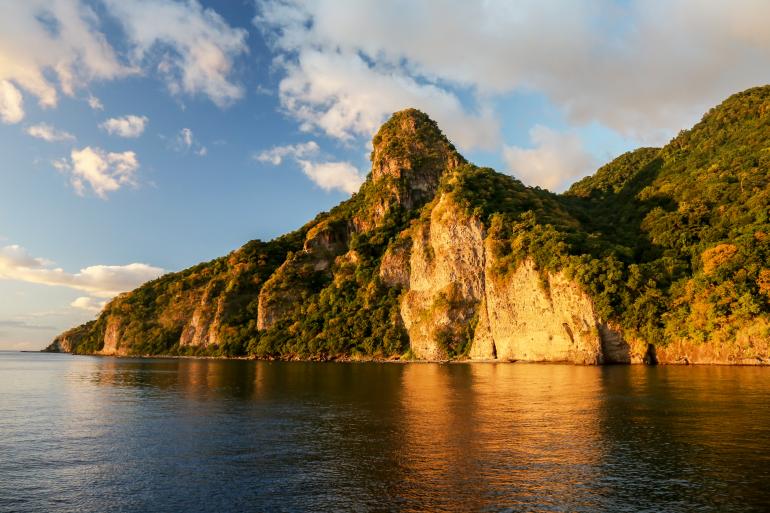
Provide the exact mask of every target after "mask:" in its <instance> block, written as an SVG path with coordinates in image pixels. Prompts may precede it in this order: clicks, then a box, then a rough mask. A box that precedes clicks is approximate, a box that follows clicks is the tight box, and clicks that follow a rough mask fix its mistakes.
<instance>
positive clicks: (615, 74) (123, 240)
mask: <svg viewBox="0 0 770 513" xmlns="http://www.w3.org/2000/svg"><path fill="white" fill-rule="evenodd" d="M769 19H770V2H767V1H766V0H732V1H731V2H722V1H716V0H714V1H709V0H579V1H577V0H550V1H549V0H521V1H516V2H510V1H508V0H486V1H479V2H468V1H466V0H425V1H418V0H391V1H388V2H382V1H380V0H315V1H311V0H307V1H303V0H264V1H262V0H259V1H253V0H219V1H213V0H212V1H204V0H132V1H130V2H126V1H124V0H25V1H24V2H19V1H17V0H0V157H1V158H0V350H2V349H7V350H18V349H31V350H34V349H40V348H42V347H44V346H45V345H47V343H48V342H49V341H50V340H51V339H52V338H53V337H54V336H55V335H56V334H58V333H59V332H61V331H63V330H64V329H66V328H69V327H72V326H75V325H77V324H80V323H82V322H85V321H87V320H89V319H93V318H95V316H96V315H98V312H99V311H100V309H101V308H102V307H103V305H104V304H105V301H107V300H109V299H110V298H111V297H113V296H115V295H116V294H119V293H121V292H124V291H126V290H131V289H132V288H135V287H136V286H138V285H139V284H141V283H143V282H145V281H147V280H150V279H152V278H155V277H157V276H159V275H160V274H163V273H165V272H170V271H176V270H180V269H183V268H185V267H188V266H190V265H193V264H195V263H198V262H201V261H206V260H210V259H212V258H215V257H217V256H221V255H224V254H227V253H228V252H230V251H232V250H234V249H236V248H238V247H239V246H240V245H242V244H243V243H244V242H246V241H248V240H251V239H256V238H259V239H263V240H268V239H271V238H273V237H275V236H277V235H280V234H281V233H285V232H287V231H289V230H292V229H294V228H297V227H299V226H301V225H302V224H304V223H305V222H306V221H308V220H310V219H312V218H313V217H314V216H315V215H316V214H317V213H318V212H320V211H323V210H328V209H329V208H331V207H332V206H334V205H336V204H337V203H339V202H340V201H343V200H345V199H346V198H348V197H349V196H350V195H351V194H352V193H353V192H354V191H356V190H357V188H358V186H359V185H360V184H361V182H362V181H363V180H364V178H365V176H366V174H367V173H368V171H369V166H370V163H369V161H368V155H369V151H370V149H371V143H370V140H371V136H372V135H373V134H374V133H375V132H376V131H377V128H378V127H379V126H380V124H381V123H382V122H383V121H384V120H386V119H387V117H388V116H389V115H390V114H391V113H393V112H395V111H398V110H401V109H404V108H407V107H416V108H419V109H421V110H423V111H424V112H426V113H427V114H428V115H430V116H431V117H432V118H433V119H435V120H436V121H437V122H438V123H439V125H440V127H441V128H442V129H443V130H444V132H445V133H446V134H447V136H448V137H449V138H450V139H451V140H452V141H453V142H454V143H455V145H456V146H457V147H458V148H459V149H460V150H461V152H462V153H463V154H464V155H465V156H466V157H467V158H469V160H471V161H472V162H474V163H476V164H478V165H485V166H490V167H493V168H495V169H497V170H498V171H500V172H504V173H509V174H511V175H514V176H516V177H517V178H519V179H521V180H522V181H523V182H525V183H527V184H529V185H537V186H540V187H543V188H547V189H550V190H553V191H555V192H560V191H563V190H564V189H566V188H567V187H568V186H569V184H571V183H572V182H574V181H575V180H577V179H578V178H580V177H582V176H585V175H587V174H591V173H592V172H593V171H595V170H596V169H597V168H598V167H599V166H600V165H602V164H604V163H606V162H608V161H609V160H611V159H612V158H614V157H616V156H618V155H620V154H622V153H623V152H625V151H628V150H630V149H634V148H636V147H639V146H659V145H663V144H665V143H666V142H667V141H668V140H670V139H671V138H672V137H673V136H675V135H676V134H677V133H678V132H679V131H680V130H682V129H686V128H689V127H690V126H692V125H693V124H694V123H695V122H697V121H698V119H700V117H701V116H702V115H703V114H704V113H705V112H706V111H707V110H708V109H709V108H710V107H713V106H715V105H717V104H718V103H719V102H720V101H722V100H723V99H724V98H726V97H727V96H729V95H730V94H732V93H735V92H738V91H741V90H743V89H746V88H748V87H753V86H758V85H764V84H766V83H768V82H770V30H767V27H766V22H767V20H769Z"/></svg>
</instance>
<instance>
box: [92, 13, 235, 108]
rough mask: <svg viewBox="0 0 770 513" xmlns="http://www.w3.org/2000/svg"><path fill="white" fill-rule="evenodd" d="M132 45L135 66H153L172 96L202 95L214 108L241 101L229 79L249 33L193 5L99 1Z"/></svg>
mask: <svg viewBox="0 0 770 513" xmlns="http://www.w3.org/2000/svg"><path fill="white" fill-rule="evenodd" d="M104 2H105V4H106V5H107V6H108V8H109V10H110V12H111V13H112V15H113V16H115V17H116V18H117V19H118V21H119V22H120V24H121V25H122V26H123V29H124V30H125V31H126V33H127V34H128V37H129V39H130V41H131V42H132V43H133V47H132V51H131V55H132V60H133V61H134V62H135V63H136V64H137V65H142V64H143V65H153V66H154V67H155V68H156V69H157V71H158V72H159V73H160V74H161V75H162V76H163V77H164V79H165V80H166V84H167V85H168V88H169V91H171V93H172V94H179V93H187V94H205V95H206V96H208V97H209V98H211V100H212V101H213V102H214V103H216V104H217V105H218V106H225V105H228V104H229V103H231V102H232V101H234V100H237V99H239V98H241V97H242V96H243V87H242V86H240V85H238V84H236V83H233V82H232V81H231V80H230V79H229V75H230V74H231V72H232V67H233V59H234V58H235V57H236V56H238V55H240V54H243V53H247V52H248V46H247V44H246V37H247V35H248V33H247V32H246V31H245V30H244V29H241V28H233V27H231V26H229V25H228V24H227V22H226V21H225V20H224V18H222V17H221V16H220V15H219V14H217V13H216V12H215V11H214V10H213V9H208V8H203V7H202V6H201V5H200V3H198V1H197V0H187V1H186V2H175V1H170V0H134V1H132V2H125V1H124V0H104Z"/></svg>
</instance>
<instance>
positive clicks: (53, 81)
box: [0, 0, 248, 123]
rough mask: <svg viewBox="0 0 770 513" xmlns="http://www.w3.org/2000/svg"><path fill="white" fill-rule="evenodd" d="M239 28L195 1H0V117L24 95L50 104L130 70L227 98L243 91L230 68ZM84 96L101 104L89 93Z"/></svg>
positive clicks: (182, 90) (177, 90) (241, 33)
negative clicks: (113, 38) (114, 40)
mask: <svg viewBox="0 0 770 513" xmlns="http://www.w3.org/2000/svg"><path fill="white" fill-rule="evenodd" d="M107 22H110V23H114V22H117V23H118V24H119V26H120V27H121V28H122V32H123V33H122V36H123V40H122V41H121V42H120V43H121V44H120V51H118V50H116V48H115V47H113V46H112V45H111V44H110V42H109V41H108V40H107V38H106V37H105V34H104V31H103V26H104V25H105V23H107ZM246 35H247V33H246V31H245V30H243V29H239V28H234V27H231V26H230V25H228V24H227V22H226V21H225V20H224V19H223V18H222V17H221V16H220V15H219V14H217V13H216V12H214V11H213V10H211V9H207V8H204V7H202V6H201V4H200V3H199V2H198V1H197V0H187V1H184V2H180V1H176V0H135V1H132V2H123V1H118V0H100V1H97V2H95V3H92V2H84V1H82V0H57V1H55V2H52V1H47V0H24V1H19V2H10V1H8V2H0V56H2V58H0V121H2V122H3V123H18V122H19V121H21V120H22V119H23V118H24V107H23V103H24V96H25V95H30V96H32V97H34V98H35V99H36V100H37V103H38V104H40V105H41V106H42V107H54V106H56V105H57V103H58V101H59V98H60V96H61V95H62V94H64V95H67V96H74V95H75V92H76V90H77V89H79V88H85V87H88V85H89V84H91V83H93V82H97V81H105V80H113V79H116V78H120V77H125V76H128V75H136V74H152V75H155V76H158V77H159V78H160V79H161V80H163V81H164V82H165V83H166V86H167V87H168V90H169V91H170V92H171V93H172V94H174V95H181V94H186V95H193V96H194V95H203V96H206V97H208V98H209V99H210V100H211V101H213V102H214V103H215V104H217V105H218V106H225V105H228V104H230V103H232V102H233V101H235V100H237V99H239V98H241V97H242V96H243V87H242V86H240V85H239V84H238V83H236V82H235V81H234V80H233V79H232V77H231V75H232V71H233V62H234V60H235V59H236V58H238V57H239V56H240V55H242V54H245V53H247V52H248V47H247V45H246ZM88 102H89V105H91V107H92V108H94V109H98V110H101V108H102V106H101V102H100V101H99V100H98V99H97V98H95V97H93V96H91V95H89V98H88Z"/></svg>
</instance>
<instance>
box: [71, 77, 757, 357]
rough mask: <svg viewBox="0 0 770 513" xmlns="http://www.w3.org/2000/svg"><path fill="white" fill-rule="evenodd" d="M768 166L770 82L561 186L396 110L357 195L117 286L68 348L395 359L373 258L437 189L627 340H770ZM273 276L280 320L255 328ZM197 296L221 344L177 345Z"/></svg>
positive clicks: (457, 350)
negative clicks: (516, 170) (476, 160)
mask: <svg viewBox="0 0 770 513" xmlns="http://www.w3.org/2000/svg"><path fill="white" fill-rule="evenodd" d="M394 167H395V168H398V171H397V172H396V173H395V174H394V172H393V168H394ZM769 172H770V86H768V87H761V88H755V89H751V90H748V91H745V92H743V93H740V94H737V95H734V96H733V97H731V98H729V99H728V100H726V101H725V102H724V103H723V104H722V105H720V106H718V107H716V108H714V109H712V110H711V111H710V112H709V113H707V114H706V115H705V116H704V118H703V120H702V121H701V122H700V123H698V124H697V125H696V126H694V127H693V128H692V129H691V130H688V131H683V132H682V133H680V134H679V135H678V136H677V137H676V138H674V139H673V140H672V141H671V142H670V143H669V144H668V145H667V146H665V147H664V148H662V149H657V148H642V149H639V150H636V151H633V152H629V153H627V154H625V155H622V156H621V157H619V158H617V159H615V160H614V161H613V162H611V163H609V164H607V165H606V166H604V167H602V168H601V169H599V170H598V171H597V172H596V173H595V174H594V175H593V176H590V177H587V178H585V179H583V180H581V181H579V182H577V183H576V184H574V185H573V186H572V187H571V188H570V189H569V191H567V192H566V193H565V194H561V195H557V194H553V193H551V192H548V191H545V190H542V189H539V188H530V187H526V186H524V185H523V184H522V183H521V182H519V181H517V180H515V179H514V178H511V177H509V176H506V175H502V174H499V173H496V172H495V171H493V170H491V169H486V168H478V167H475V166H472V165H469V164H467V163H466V162H465V160H464V159H463V158H462V157H461V156H459V155H458V154H457V153H456V151H455V149H454V147H453V146H452V145H451V143H449V141H448V140H446V138H445V137H444V136H443V134H441V132H440V130H439V129H438V127H437V126H436V125H435V123H433V122H432V121H431V120H430V119H429V118H427V116H425V115H424V114H422V113H419V112H417V111H413V110H409V111H403V112H402V113H399V114H397V115H395V116H394V117H393V118H391V120H389V121H388V122H387V123H386V124H385V125H384V126H383V128H382V129H381V130H380V132H379V133H378V134H377V136H376V137H375V139H374V151H373V152H372V175H370V177H369V180H367V182H366V183H365V184H364V185H363V186H362V188H361V190H360V191H359V193H358V194H355V195H354V196H353V197H352V198H351V199H350V200H348V201H346V202H344V203H342V204H340V205H339V206H337V207H336V208H334V209H332V210H331V211H330V212H329V213H324V214H321V215H319V216H318V217H317V218H316V219H315V220H314V221H313V222H311V223H308V225H306V226H305V227H303V228H302V229H300V230H298V231H296V232H293V233H291V234H289V235H286V236H284V237H281V238H278V239H276V240H274V241H270V242H261V241H253V242H250V243H248V244H246V245H245V246H244V247H243V248H241V249H239V250H238V251H235V252H233V253H232V254H230V255H229V256H227V257H223V258H220V259H217V260H214V261H212V262H208V263H205V264H200V265H198V266H195V267H193V268H190V269H187V270H185V271H182V272H180V273H174V274H169V275H166V276H163V277H161V278H159V279H158V280H155V281H153V282H150V283H148V284H146V285H144V286H142V287H140V288H139V289H137V290H135V291H133V292H132V293H130V294H127V295H123V296H121V297H119V298H117V299H116V300H114V301H113V302H112V303H111V304H110V305H109V306H108V307H107V309H106V310H105V312H104V313H103V314H102V315H101V316H100V317H99V318H98V319H97V320H96V321H95V322H92V323H89V324H88V325H84V326H83V327H81V328H80V333H79V339H78V340H79V343H78V345H77V348H76V350H77V351H79V352H93V351H96V350H99V349H100V348H101V347H102V344H103V341H104V337H105V332H106V330H107V328H108V323H109V320H110V319H111V318H115V317H119V318H120V319H121V330H122V331H121V336H120V338H121V340H122V341H123V342H125V343H126V344H127V345H128V346H130V348H131V349H130V352H132V353H137V354H159V353H168V354H211V355H227V356H234V355H253V356H258V357H262V358H291V357H301V358H339V357H357V356H360V357H390V356H393V355H401V354H403V353H405V352H407V351H408V345H409V344H408V338H407V336H406V333H405V331H404V328H403V326H402V323H401V322H400V314H399V298H400V295H401V294H402V292H403V291H402V289H401V287H400V286H399V285H393V284H390V285H387V284H385V283H383V282H382V280H381V278H380V276H379V267H380V262H381V259H382V256H383V254H384V253H385V251H386V249H387V248H388V247H389V246H392V245H393V244H396V243H397V241H398V240H401V239H399V236H400V234H403V233H404V230H407V229H409V227H410V225H411V224H412V223H414V222H417V221H415V220H416V219H418V218H419V217H420V216H421V215H423V216H425V215H426V213H427V209H428V208H430V206H431V205H430V203H429V202H430V201H431V200H432V198H433V197H434V195H435V194H436V191H437V190H440V191H442V192H444V193H447V194H450V195H452V197H453V198H454V200H455V201H456V202H457V203H458V204H459V205H460V206H462V207H463V208H465V209H466V211H467V212H468V213H469V214H472V215H474V216H476V217H478V218H479V219H481V220H482V221H483V223H484V224H485V226H486V228H487V231H488V235H489V236H490V237H492V239H493V240H494V252H495V253H494V255H493V256H494V258H495V264H496V269H497V270H498V271H499V272H500V273H502V274H504V273H507V272H509V271H510V270H512V269H515V268H516V266H518V265H519V264H520V262H521V261H522V260H523V259H525V258H531V259H533V260H534V262H535V263H536V265H537V266H538V268H539V269H540V270H541V271H543V272H544V271H557V270H564V271H565V272H567V273H568V274H569V275H570V276H572V277H573V278H574V279H576V280H577V281H578V282H579V283H580V284H581V285H582V286H583V287H584V289H585V290H586V291H587V292H588V293H589V294H590V295H591V296H592V298H593V299H594V301H595V304H596V307H597V309H598V311H599V312H600V314H601V316H602V317H603V318H604V319H605V320H608V321H610V322H612V323H613V324H615V325H617V326H620V327H622V328H623V331H624V333H625V335H626V336H628V337H637V338H639V339H642V340H648V341H649V340H654V341H656V343H659V344H664V343H665V342H666V341H670V340H682V339H686V340H690V341H695V342H700V341H705V340H707V339H708V340H711V341H712V342H715V343H725V344H728V343H730V344H751V343H752V340H755V339H757V338H763V339H765V340H767V339H768V338H770V322H768V319H770V206H769V205H770V183H769V180H770V177H769V176H768V173H769ZM426 203H427V204H428V205H427V206H426V207H425V208H423V206H424V205H425V204H426ZM421 209H422V210H421ZM271 276H273V278H271ZM276 277H277V278H276ZM266 284H267V285H266ZM263 287H264V289H265V291H269V292H270V293H269V294H267V293H266V294H263V296H264V297H263V300H264V301H266V302H272V303H270V304H271V305H275V308H276V309H277V310H278V311H281V312H282V315H281V316H280V319H278V320H277V322H275V323H274V324H272V325H271V326H269V327H268V328H267V329H258V325H257V317H258V305H259V296H260V291H262V289H263ZM202 302H203V303H205V302H208V303H209V304H211V305H214V306H212V309H213V310H216V311H217V312H218V313H217V318H218V319H219V321H218V324H217V326H216V330H217V342H216V343H214V344H203V345H190V344H183V343H180V340H183V339H184V335H183V333H182V332H183V330H184V329H185V326H186V325H187V324H188V322H189V320H190V316H191V312H192V311H194V310H195V308H196V305H198V304H200V303H202ZM468 338H469V337H466V339H468ZM123 342H122V343H123ZM450 349H452V350H451V351H450V353H452V354H462V353H463V352H464V351H465V350H466V349H467V348H466V347H465V346H462V347H460V346H458V347H454V346H452V347H451V348H450Z"/></svg>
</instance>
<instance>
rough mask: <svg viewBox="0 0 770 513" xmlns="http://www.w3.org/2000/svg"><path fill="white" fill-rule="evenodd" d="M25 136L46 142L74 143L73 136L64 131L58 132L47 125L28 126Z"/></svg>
mask: <svg viewBox="0 0 770 513" xmlns="http://www.w3.org/2000/svg"><path fill="white" fill-rule="evenodd" d="M26 132H27V134H29V135H31V136H32V137H37V138H38V139H42V140H44V141H47V142H56V141H74V140H75V136H74V135H72V134H71V133H69V132H66V131H64V130H59V129H57V128H55V127H53V126H51V125H49V124H48V123H38V124H37V125H30V126H28V127H27V130H26Z"/></svg>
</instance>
